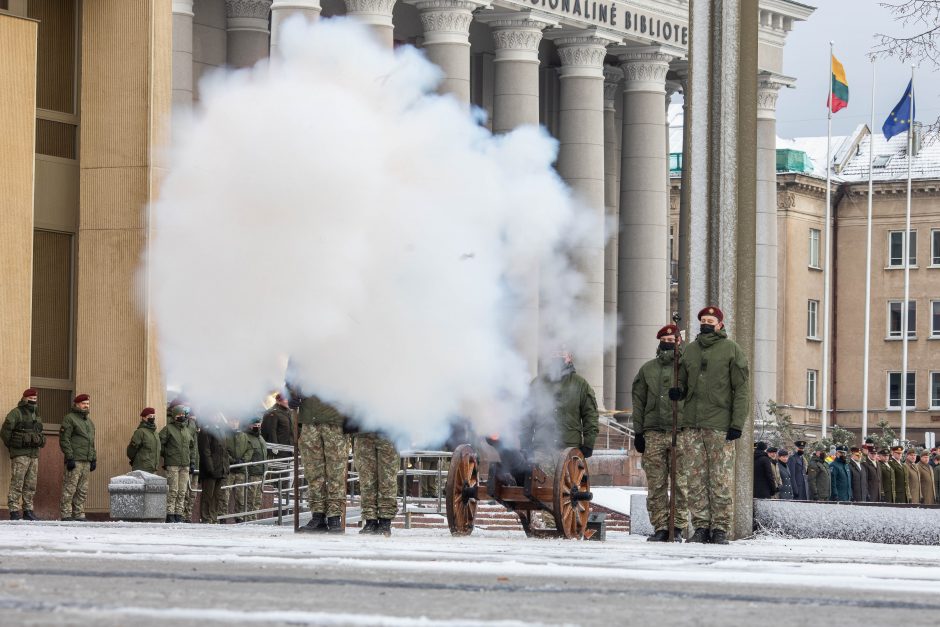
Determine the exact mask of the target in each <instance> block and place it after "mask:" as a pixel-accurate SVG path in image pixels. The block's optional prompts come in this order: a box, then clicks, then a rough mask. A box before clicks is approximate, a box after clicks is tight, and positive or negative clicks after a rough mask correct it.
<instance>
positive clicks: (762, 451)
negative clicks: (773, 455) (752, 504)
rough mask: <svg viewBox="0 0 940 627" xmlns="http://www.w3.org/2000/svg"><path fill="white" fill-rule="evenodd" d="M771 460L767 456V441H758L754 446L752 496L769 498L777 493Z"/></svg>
mask: <svg viewBox="0 0 940 627" xmlns="http://www.w3.org/2000/svg"><path fill="white" fill-rule="evenodd" d="M773 463H774V462H773V460H771V459H770V457H768V456H767V443H766V442H758V443H757V445H756V446H755V447H754V498H755V499H769V498H771V497H772V496H773V495H774V494H776V493H777V478H776V476H774V469H773Z"/></svg>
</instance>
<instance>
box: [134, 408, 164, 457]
mask: <svg viewBox="0 0 940 627" xmlns="http://www.w3.org/2000/svg"><path fill="white" fill-rule="evenodd" d="M156 414H157V411H156V410H155V409H154V408H153V407H144V409H143V411H141V412H140V424H139V425H137V429H136V430H135V431H134V434H133V435H132V436H131V441H130V443H129V444H128V445H127V461H128V462H129V463H130V465H131V468H132V469H134V470H143V471H144V472H149V473H155V472H157V464H158V463H159V462H160V437H159V436H158V435H157V415H156Z"/></svg>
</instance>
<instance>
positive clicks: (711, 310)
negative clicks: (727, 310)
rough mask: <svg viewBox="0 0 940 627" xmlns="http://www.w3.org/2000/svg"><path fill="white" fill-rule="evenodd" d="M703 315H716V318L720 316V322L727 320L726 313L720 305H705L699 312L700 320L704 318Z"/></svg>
mask: <svg viewBox="0 0 940 627" xmlns="http://www.w3.org/2000/svg"><path fill="white" fill-rule="evenodd" d="M702 316H715V317H716V318H718V322H724V321H725V314H724V313H722V311H721V309H719V308H718V307H715V306H714V305H709V306H708V307H705V308H704V309H702V310H701V311H700V312H698V319H699V320H701V319H702Z"/></svg>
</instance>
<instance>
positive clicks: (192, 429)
mask: <svg viewBox="0 0 940 627" xmlns="http://www.w3.org/2000/svg"><path fill="white" fill-rule="evenodd" d="M186 429H187V430H188V431H189V434H190V435H191V436H192V437H193V450H194V452H193V456H192V458H191V460H192V463H193V464H195V466H196V470H199V425H197V424H196V419H195V418H192V417H190V418H189V419H188V420H187V421H186Z"/></svg>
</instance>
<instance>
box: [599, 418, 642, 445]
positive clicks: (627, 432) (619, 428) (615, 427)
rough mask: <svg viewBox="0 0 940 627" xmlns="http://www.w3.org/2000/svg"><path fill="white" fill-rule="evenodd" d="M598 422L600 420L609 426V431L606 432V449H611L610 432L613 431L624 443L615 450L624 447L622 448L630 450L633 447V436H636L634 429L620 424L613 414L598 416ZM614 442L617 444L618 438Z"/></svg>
mask: <svg viewBox="0 0 940 627" xmlns="http://www.w3.org/2000/svg"><path fill="white" fill-rule="evenodd" d="M598 422H600V423H601V424H602V425H604V426H605V427H606V428H607V433H606V436H607V438H606V446H605V448H606V449H608V450H610V448H611V447H610V434H611V433H614V434H615V438H616V437H617V436H619V437H620V438H622V445H621V446H620V447H615V450H616V449H622V450H627V451H629V450H632V449H633V437H634V432H633V429H631V428H630V427H626V426H624V425H622V424H620V423H619V422H617V421H616V420H614V418H613V417H612V416H600V417H599V418H598ZM614 443H615V444H616V439H615V441H614Z"/></svg>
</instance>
